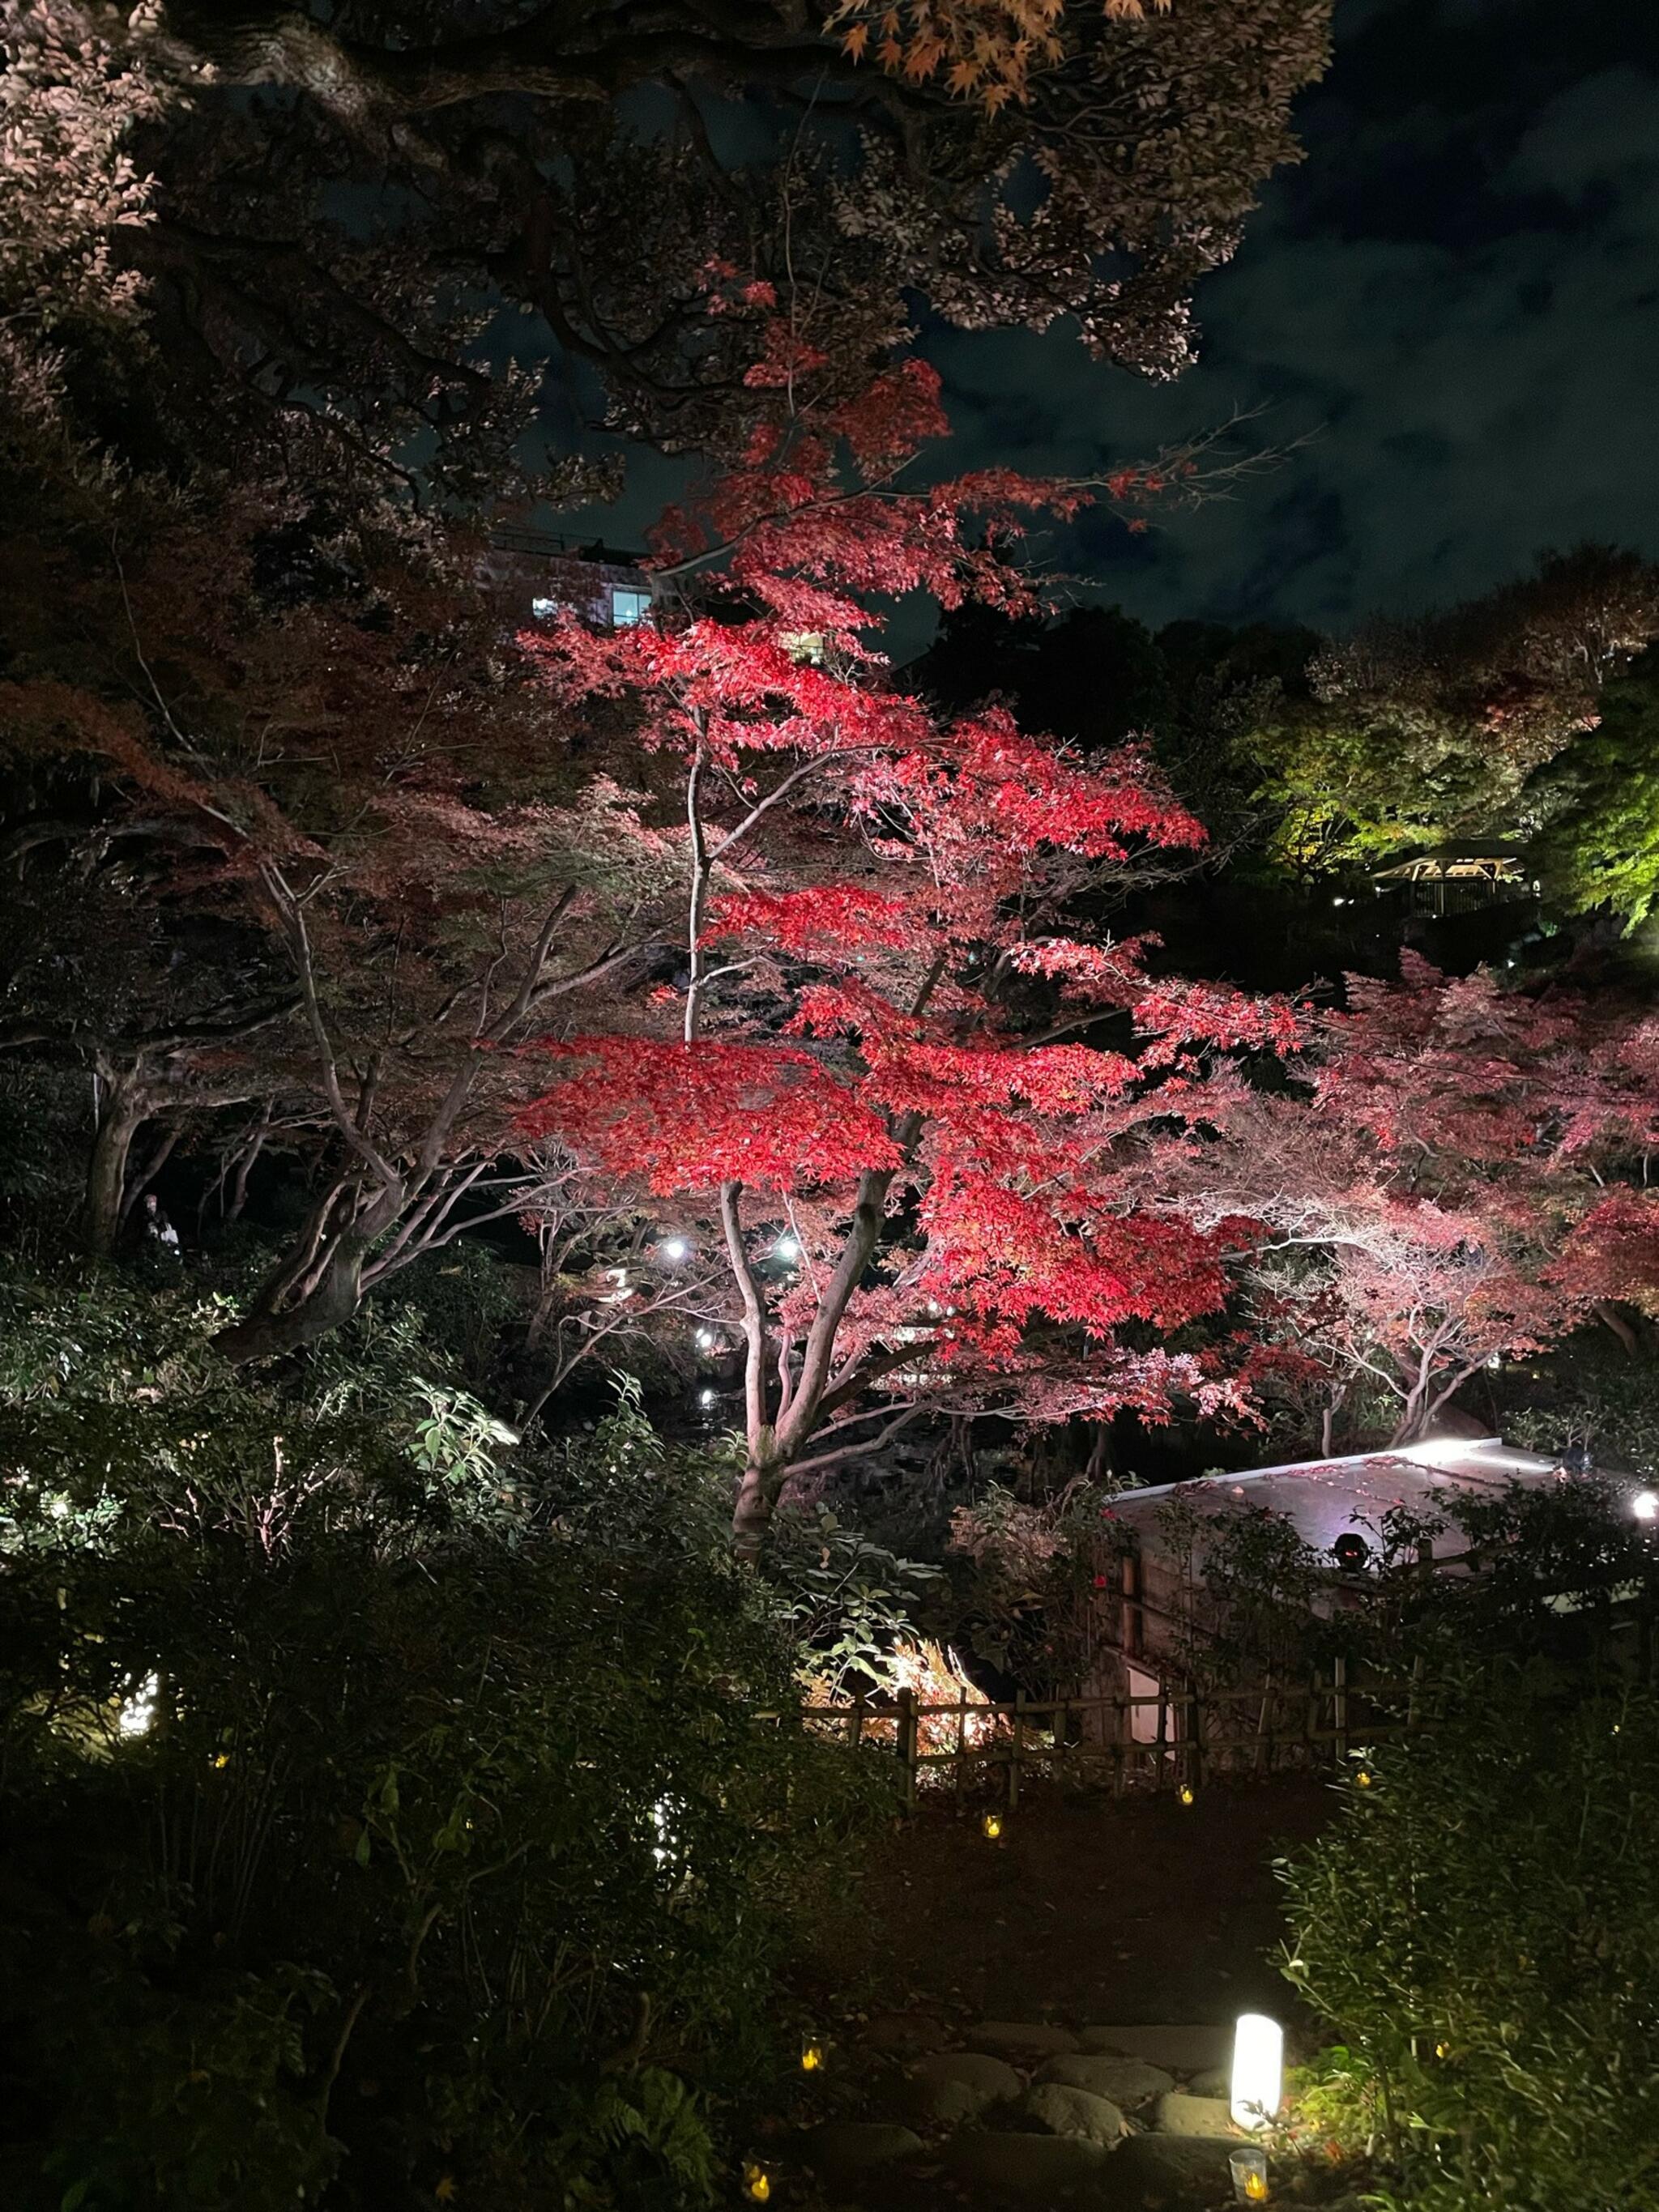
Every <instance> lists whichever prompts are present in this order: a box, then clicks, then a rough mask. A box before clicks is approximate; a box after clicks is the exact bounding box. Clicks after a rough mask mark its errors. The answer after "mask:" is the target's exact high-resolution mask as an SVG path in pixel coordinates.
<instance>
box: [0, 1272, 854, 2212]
mask: <svg viewBox="0 0 1659 2212" xmlns="http://www.w3.org/2000/svg"><path fill="white" fill-rule="evenodd" d="M217 1317H218V1314H217V1309H216V1308H215V1307H213V1306H212V1305H211V1304H207V1305H203V1304H199V1303H193V1302H192V1301H191V1299H190V1298H189V1297H188V1296H187V1295H186V1294H185V1293H184V1292H183V1291H179V1292H176V1293H173V1294H172V1295H170V1296H167V1297H155V1298H154V1299H152V1300H144V1299H142V1298H139V1297H137V1296H136V1295H135V1294H134V1293H133V1292H132V1291H131V1290H130V1289H128V1288H126V1287H125V1286H123V1285H119V1284H118V1283H114V1282H112V1281H106V1282H104V1283H101V1284H98V1285H94V1286H93V1287H92V1288H91V1289H88V1290H87V1291H80V1292H75V1291H64V1290H58V1289H53V1288H51V1287H47V1286H30V1285H20V1284H17V1283H13V1284H11V1285H7V1286H6V1297H5V1302H4V1305H3V1315H0V1378H3V1384H4V1389H5V1402H4V1405H3V1408H0V1481H3V1483H4V1486H5V1497H6V1501H7V1505H8V1523H7V1526H8V1539H7V1543H8V1548H7V1550H6V1552H5V1554H4V1556H3V1559H0V1574H3V1580H4V1586H5V1598H6V1603H5V1606H4V1607H3V1609H0V1924H3V1926H4V1929H5V1931H6V1942H5V1943H4V1945H3V1946H0V2042H3V2044H4V2045H5V2046H6V2047H7V2049H8V2051H9V2053H10V2054H11V2055H12V2059H13V2069H12V2070H13V2075H14V2079H13V2081H12V2084H11V2088H10V2093H9V2097H8V2100H7V2103H6V2106H5V2108H4V2112H3V2113H0V2173H3V2177H4V2179H5V2182H6V2196H7V2201H8V2203H9V2204H11V2205H14V2206H15V2207H17V2208H18V2212H49V2208H58V2207H61V2206H62V2205H63V2204H64V2203H71V2204H74V2205H76V2206H79V2207H81V2208H82V2212H161V2208H162V2207H164V2206H165V2207H167V2212H221V2208H223V2212H230V2208H231V2207H233V2206H234V2207H237V2208H241V2207H244V2206H253V2207H255V2208H258V2212H264V2208H265V2207H267V2206H269V2207H270V2208H271V2212H275V2208H276V2206H277V2205H278V2204H279V2203H281V2204H284V2205H292V2204H293V2203H295V2202H296V2201H301V2200H303V2201H306V2202H317V2201H322V2202H325V2203H327V2204H328V2205H329V2206H331V2207H338V2208H341V2209H342V2212H357V2208H360V2207H361V2208H364V2212H368V2208H371V2207H374V2208H378V2207H380V2206H392V2205H404V2204H407V2203H412V2202H421V2203H428V2202H431V2201H432V2199H433V2194H434V2192H435V2191H438V2190H439V2189H440V2186H441V2185H447V2187H446V2189H445V2194H446V2195H447V2193H448V2192H449V2191H453V2193H454V2194H455V2196H456V2197H457V2199H458V2201H459V2202H460V2203H464V2204H467V2205H472V2206H477V2207H483V2208H489V2212H497V2208H499V2212H520V2208H525V2212H530V2208H536V2212H540V2209H541V2208H543V2207H564V2206H592V2207H603V2206H607V2205H626V2206H628V2207H629V2208H634V2207H639V2208H641V2212H646V2208H649V2207H652V2206H661V2207H665V2208H666V2207H670V2206H678V2205H681V2204H695V2203H702V2202H704V2201H706V2199H707V2198H708V2195H709V2192H710V2190H711V2189H712V2188H713V2187H714V2185H715V2183H716V2180H717V2179H718V2175H719V2172H720V2155H719V2151H718V2143H719V2141H720V2134H721V2131H722V2130H723V2128H724V2127H725V2126H726V2124H729V2119H730V2115H731V2114H732V2112H734V2111H735V2110H737V2109H738V2108H746V2107H745V2100H749V2099H751V2098H756V2097H758V2096H760V2095H763V2094H764V2093H765V2091H766V2087H767V2084H768V2082H769V2080H770V2079H771V2078H772V2075H773V2073H774V2070H775V2069H780V2068H781V2067H783V2066H784V2065H786V2064H787V2059H788V2053H787V2051H786V2049H785V2047H784V2041H783V2038H782V2036H781V2033H780V2027H781V2025H782V2023H780V2022H779V2021H778V2020H777V2018H776V2016H775V2015H776V2012H777V1995H776V1992H777V1982H778V1976H779V1973H780V1972H781V1969H782V1967H783V1966H784V1965H785V1964H786V1962H787V1958H788V1956H789V1954H790V1950H791V1947H792V1945H793V1944H794V1943H795V1942H797V1941H799V1937H800V1934H801V1931H802V1930H803V1929H807V1928H809V1927H810V1926H811V1924H812V1922H813V1916H814V1915H815V1914H817V1913H819V1912H821V1911H823V1910H825V1909H826V1900H831V1901H832V1900H833V1899H834V1898H835V1897H836V1895H837V1894H839V1893H841V1892H842V1890H843V1888H844V1887H845V1884H844V1883H843V1882H842V1880H841V1879H840V1877H841V1875H842V1870H843V1869H844V1868H845V1866H846V1863H847V1850H846V1846H847V1844H848V1841H849V1840H850V1839H851V1838H853V1837H854V1836H855V1835H856V1834H857V1833H858V1832H860V1829H861V1827H862V1826H863V1825H864V1824H865V1823H866V1822H867V1821H868V1820H870V1818H871V1817H872V1815H873V1814H877V1813H878V1812H879V1811H880V1810H881V1809H883V1808H884V1806H885V1804H886V1802H887V1800H886V1796H885V1793H884V1788H883V1784H884V1778H885V1775H886V1771H887V1765H888V1762H884V1761H882V1760H880V1759H875V1758H871V1759H856V1758H852V1757H849V1756H848V1754H847V1753H845V1752H844V1751H842V1750H839V1749H837V1748H836V1747H831V1746H829V1745H828V1744H825V1743H823V1742H822V1741H818V1740H817V1739H816V1738H815V1737H813V1736H812V1735H810V1734H809V1733H808V1732H806V1731H805V1730H803V1729H799V1728H798V1727H795V1726H793V1725H791V1724H790V1723H789V1722H788V1720H787V1713H788V1711H789V1709H790V1707H791V1705H792V1703H793V1699H794V1694H795V1692H794V1681H793V1674H794V1666H795V1656H796V1655H795V1651H794V1648H793V1643H792V1641H791V1639H790V1638H789V1636H788V1635H787V1633H786V1632H784V1630H783V1629H782V1628H781V1626H780V1624H779V1621H778V1620H777V1618H776V1612H775V1607H774V1605H773V1602H772V1601H771V1598H770V1595H769V1592H768V1591H767V1589H766V1588H765V1586H764V1585H763V1584H761V1583H758V1582H757V1578H756V1577H753V1576H752V1575H751V1574H750V1573H748V1572H746V1571H743V1570H740V1569H738V1567H737V1566H735V1565H733V1564H732V1561H731V1559H730V1558H729V1548H728V1547H725V1546H723V1545H719V1544H716V1543H715V1542H714V1528H715V1526H716V1523H715V1522H714V1515H713V1503H714V1498H715V1497H716V1495H717V1493H718V1492H719V1491H720V1486H721V1482H722V1476H721V1473H720V1470H719V1469H718V1468H713V1467H711V1466H710V1465H709V1464H708V1462H697V1461H696V1456H695V1455H691V1454H690V1453H678V1452H676V1451H673V1450H671V1449H669V1448H668V1447H666V1446H665V1445H663V1444H662V1443H661V1442H660V1440H659V1439H657V1438H656V1437H654V1435H653V1432H652V1431H651V1430H650V1428H649V1426H648V1425H647V1424H646V1423H645V1422H644V1420H643V1419H642V1417H641V1414H640V1413H639V1410H638V1407H637V1405H636V1404H635V1403H634V1402H632V1401H629V1400H628V1399H627V1398H624V1401H623V1403H622V1404H621V1405H620V1406H619V1407H618V1409H617V1413H615V1414H614V1415H613V1416H611V1417H610V1418H609V1419H606V1420H605V1421H602V1422H599V1423H598V1424H596V1425H594V1426H593V1427H592V1428H591V1429H590V1430H588V1431H584V1432H581V1433H580V1434H579V1435H577V1436H575V1437H570V1438H568V1439H566V1440H565V1443H564V1444H563V1445H562V1448H561V1449H560V1450H559V1452H558V1453H556V1455H554V1457H553V1461H552V1463H551V1464H550V1466H549V1467H547V1468H544V1469H538V1468H534V1467H531V1468H523V1469H517V1468H513V1465H512V1462H513V1446H512V1444H511V1441H510V1437H509V1434H508V1432H507V1431H505V1430H504V1429H503V1428H502V1427H501V1425H499V1424H497V1423H495V1421H494V1420H493V1419H491V1417H490V1416H489V1414H488V1413H487V1412H486V1411H485V1410H484V1409H483V1407H480V1406H479V1405H478V1404H477V1401H473V1400H471V1399H470V1398H468V1397H467V1396H466V1395H465V1394H464V1393H462V1392H461V1391H459V1389H457V1388H456V1387H455V1386H454V1385H453V1384H452V1383H447V1382H445V1383H435V1382H431V1381H426V1382H418V1383H416V1382H411V1381H410V1380H409V1379H408V1377H409V1372H410V1370H409V1369H404V1371H403V1373H402V1374H401V1375H399V1373H398V1366H399V1363H400V1362H401V1361H402V1360H403V1359H404V1358H410V1360H411V1363H412V1362H413V1361H414V1360H416V1359H418V1365H416V1366H415V1367H414V1371H415V1372H416V1373H417V1374H418V1373H422V1372H424V1373H426V1374H428V1375H430V1374H431V1373H432V1371H433V1360H432V1355H431V1352H430V1347H428V1346H422V1345H421V1344H420V1342H419V1340H418V1337H416V1336H410V1334H407V1333H406V1332H405V1331H404V1329H402V1328H398V1329H397V1330H395V1331H393V1332H392V1333H391V1334H386V1333H385V1332H384V1331H380V1330H379V1329H378V1328H377V1329H375V1330H371V1332H370V1334H369V1337H368V1341H367V1344H365V1343H364V1341H363V1340H361V1339H360V1338H358V1337H357V1336H356V1333H355V1332H347V1333H344V1334H343V1335H342V1336H341V1338H340V1339H339V1340H337V1342H336V1344H335V1345H333V1346H331V1347H330V1349H329V1352H328V1353H327V1355H326V1357H325V1358H323V1359H321V1360H319V1361H318V1362H316V1363H315V1364H307V1365H306V1366H304V1367H296V1368H295V1370H293V1371H292V1372H290V1373H289V1376H287V1379H286V1381H284V1382H282V1383H277V1382H273V1381H270V1380H260V1381H258V1382H257V1383H250V1382H249V1381H248V1380H247V1378H246V1376H234V1375H230V1374H228V1373H227V1372H226V1371H225V1370H222V1368H220V1367H219V1366H218V1364H216V1362H215V1360H214V1359H213V1358H212V1356H211V1354H210V1352H208V1351H207V1349H206V1338H207V1334H208V1333H209V1331H210V1329H211V1328H212V1326H213V1324H214V1322H215V1321H216V1319H217ZM354 1344H355V1345H356V1364H354V1354H353V1346H354ZM688 1506H692V1507H696V1509H697V1510H703V1511H705V1512H706V1515H707V1520H706V1529H707V1535H708V1541H703V1540H702V1535H701V1534H700V1533H699V1526H698V1523H697V1521H696V1511H687V1510H684V1509H686V1508H687V1507H688ZM780 1711H782V1712H783V1713H784V1714H785V1715H786V1718H785V1720H784V1721H783V1722H782V1723H780V1722H779V1721H778V1719H777V1718H776V1717H775V1716H776V1715H777V1714H778V1713H779V1712H780ZM786 2017H787V2016H786Z"/></svg>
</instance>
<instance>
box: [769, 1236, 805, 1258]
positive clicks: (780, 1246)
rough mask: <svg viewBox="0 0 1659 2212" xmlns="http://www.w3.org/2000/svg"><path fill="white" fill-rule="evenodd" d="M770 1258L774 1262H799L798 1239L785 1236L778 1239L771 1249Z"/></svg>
mask: <svg viewBox="0 0 1659 2212" xmlns="http://www.w3.org/2000/svg"><path fill="white" fill-rule="evenodd" d="M772 1256H773V1258H774V1259H775V1260H784V1261H789V1260H799V1257H800V1239H799V1237H790V1236H787V1235H786V1236H782V1237H779V1239H778V1241H777V1243H775V1245H774V1246H773V1247H772Z"/></svg>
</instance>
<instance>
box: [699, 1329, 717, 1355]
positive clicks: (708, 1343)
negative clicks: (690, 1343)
mask: <svg viewBox="0 0 1659 2212" xmlns="http://www.w3.org/2000/svg"><path fill="white" fill-rule="evenodd" d="M697 1349H698V1351H699V1352H712V1351H713V1350H714V1330H713V1329H712V1328H700V1329H699V1330H698V1331H697Z"/></svg>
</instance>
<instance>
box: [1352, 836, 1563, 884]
mask: <svg viewBox="0 0 1659 2212" xmlns="http://www.w3.org/2000/svg"><path fill="white" fill-rule="evenodd" d="M1527 872H1528V870H1527V859H1526V854H1525V852H1524V850H1523V849H1522V847H1521V846H1519V845H1516V844H1515V843H1513V842H1510V841H1508V840H1506V839H1504V838H1501V837H1464V838H1460V839H1455V840H1454V841H1452V842H1449V843H1447V844H1443V845H1425V846H1423V847H1422V848H1420V849H1419V850H1418V851H1415V852H1411V853H1407V854H1403V855H1402V856H1401V858H1400V859H1398V860H1390V861H1389V864H1388V866H1386V867H1382V868H1376V869H1374V870H1373V871H1372V881H1373V882H1374V883H1379V884H1383V883H1434V882H1447V881H1450V880H1454V879H1455V878H1460V877H1461V878H1474V879H1475V880H1477V881H1484V882H1486V883H1519V882H1521V881H1522V880H1523V879H1524V878H1525V877H1526V875H1527Z"/></svg>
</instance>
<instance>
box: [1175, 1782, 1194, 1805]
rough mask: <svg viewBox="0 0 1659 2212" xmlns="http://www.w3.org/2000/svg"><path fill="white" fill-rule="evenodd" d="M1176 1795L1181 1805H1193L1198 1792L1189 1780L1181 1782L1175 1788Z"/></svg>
mask: <svg viewBox="0 0 1659 2212" xmlns="http://www.w3.org/2000/svg"><path fill="white" fill-rule="evenodd" d="M1176 1796H1177V1798H1179V1800H1180V1801H1181V1802H1182V1804H1183V1805H1194V1804H1196V1803H1197V1802H1198V1792H1197V1791H1196V1790H1194V1787H1193V1785H1192V1784H1191V1783H1190V1782H1183V1783H1182V1785H1181V1787H1180V1789H1179V1790H1176Z"/></svg>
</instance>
